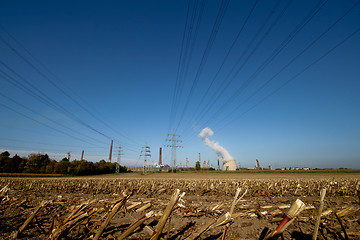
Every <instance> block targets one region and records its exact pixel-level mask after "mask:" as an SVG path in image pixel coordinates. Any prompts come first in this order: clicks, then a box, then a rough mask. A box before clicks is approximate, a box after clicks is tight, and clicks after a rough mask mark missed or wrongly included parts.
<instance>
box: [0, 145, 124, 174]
mask: <svg viewBox="0 0 360 240" xmlns="http://www.w3.org/2000/svg"><path fill="white" fill-rule="evenodd" d="M116 165H117V163H110V162H106V161H105V160H100V161H99V162H96V163H94V162H90V161H86V160H73V161H69V160H68V159H67V158H63V159H62V160H61V161H56V160H54V159H50V158H49V156H48V155H47V154H40V153H32V154H30V155H29V156H28V157H20V156H18V155H15V156H13V157H10V153H9V152H8V151H5V152H2V153H1V154H0V172H1V173H42V174H65V175H72V176H80V175H96V174H107V173H115V169H116ZM126 171H127V169H126V167H124V166H120V172H126Z"/></svg>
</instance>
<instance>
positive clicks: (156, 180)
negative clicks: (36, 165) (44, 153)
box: [0, 173, 360, 239]
mask: <svg viewBox="0 0 360 240" xmlns="http://www.w3.org/2000/svg"><path fill="white" fill-rule="evenodd" d="M359 180H360V174H359V173H296V174H295V173H294V174H286V173H263V174H260V173H245V174H241V173H175V174H174V173H156V174H154V173H149V174H147V175H140V174H135V173H132V174H121V175H106V176H96V177H93V176H91V177H81V178H80V177H77V178H65V177H64V178H0V189H2V190H1V191H2V192H1V193H0V199H1V205H0V218H1V220H0V236H1V238H3V239H10V238H12V237H15V236H16V235H15V234H17V237H18V238H19V239H49V237H50V238H51V239H62V238H64V239H122V237H123V236H122V235H121V234H124V232H126V231H128V232H129V236H128V239H150V238H151V236H152V235H153V233H154V231H155V232H156V233H158V234H159V236H155V237H153V239H155V238H156V237H162V238H164V239H196V238H199V239H218V238H220V239H221V238H222V234H223V232H224V229H227V231H226V239H261V238H263V236H261V233H262V232H263V230H264V229H265V227H266V228H268V229H269V230H275V229H276V227H277V226H278V225H279V223H280V222H281V221H282V219H283V218H284V216H285V214H286V213H287V214H289V212H290V211H291V210H289V209H290V206H291V205H292V204H293V203H294V202H295V201H296V200H297V199H300V200H301V201H302V202H303V203H305V208H304V209H303V210H302V211H301V212H300V213H299V215H298V216H297V217H296V218H295V217H294V219H295V220H294V221H293V222H292V223H291V224H290V225H289V226H288V227H287V228H286V229H285V231H284V232H283V233H282V236H283V238H284V239H311V237H312V234H313V232H314V230H315V226H316V218H317V215H318V211H319V206H320V191H321V190H322V189H326V195H325V198H324V202H323V211H322V214H323V215H322V217H321V220H320V224H319V232H318V239H359V238H360V220H359V219H360V211H359V209H360V181H359ZM177 189H179V191H178V190H177ZM237 191H238V195H237V196H235V195H236V193H237ZM123 192H124V193H126V196H125V195H123ZM181 193H185V195H184V196H181ZM174 195H175V196H174ZM234 197H236V199H237V200H238V201H237V203H236V205H234V208H233V209H232V203H233V201H234ZM241 197H242V198H241ZM240 198H241V199H240ZM136 221H138V225H139V227H137V228H135V229H133V230H132V224H133V223H135V222H136ZM217 225H219V226H217ZM134 227H136V226H134ZM202 230H204V231H202ZM160 233H161V234H160ZM275 238H276V236H275ZM224 239H225V238H224Z"/></svg>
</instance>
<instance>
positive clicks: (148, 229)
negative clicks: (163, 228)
mask: <svg viewBox="0 0 360 240" xmlns="http://www.w3.org/2000/svg"><path fill="white" fill-rule="evenodd" d="M127 215H128V216H129V217H130V218H131V219H132V220H133V221H134V222H136V221H137V219H136V218H134V217H133V216H132V215H131V214H130V213H127ZM144 230H145V232H147V233H148V234H149V235H150V236H152V235H153V233H154V230H153V229H152V228H150V227H149V226H145V227H144Z"/></svg>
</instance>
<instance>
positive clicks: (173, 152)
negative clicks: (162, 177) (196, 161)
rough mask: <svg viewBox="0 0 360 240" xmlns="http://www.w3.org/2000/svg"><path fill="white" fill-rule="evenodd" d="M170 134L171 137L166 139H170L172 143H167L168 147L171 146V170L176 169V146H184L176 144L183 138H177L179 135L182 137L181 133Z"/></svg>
mask: <svg viewBox="0 0 360 240" xmlns="http://www.w3.org/2000/svg"><path fill="white" fill-rule="evenodd" d="M168 136H171V138H168V139H166V141H170V142H171V145H165V146H166V147H171V170H172V171H174V170H175V169H176V148H178V147H182V146H178V145H176V143H178V142H181V140H178V139H176V138H177V137H180V135H177V134H175V130H174V133H172V134H168Z"/></svg>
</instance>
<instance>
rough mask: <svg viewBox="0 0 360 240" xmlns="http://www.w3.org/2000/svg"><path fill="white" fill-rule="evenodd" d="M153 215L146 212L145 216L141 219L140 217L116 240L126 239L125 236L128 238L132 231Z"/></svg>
mask: <svg viewBox="0 0 360 240" xmlns="http://www.w3.org/2000/svg"><path fill="white" fill-rule="evenodd" d="M153 214H154V212H153V211H151V212H148V213H147V214H145V215H144V216H143V217H141V218H140V219H139V220H137V221H136V222H135V223H133V224H132V225H131V226H130V227H129V228H128V229H127V230H126V231H125V232H123V233H122V234H121V235H120V236H119V237H118V238H117V239H118V240H121V239H124V238H126V237H127V236H129V235H130V234H131V233H132V232H133V231H135V229H136V228H137V227H139V226H140V225H141V224H143V223H144V222H145V220H147V219H149V218H150V217H152V215H153Z"/></svg>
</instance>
